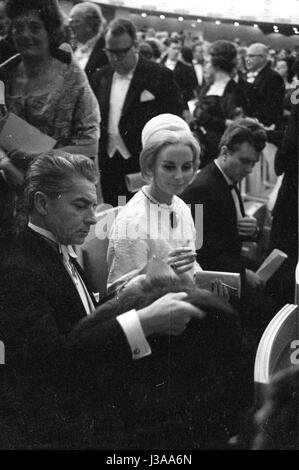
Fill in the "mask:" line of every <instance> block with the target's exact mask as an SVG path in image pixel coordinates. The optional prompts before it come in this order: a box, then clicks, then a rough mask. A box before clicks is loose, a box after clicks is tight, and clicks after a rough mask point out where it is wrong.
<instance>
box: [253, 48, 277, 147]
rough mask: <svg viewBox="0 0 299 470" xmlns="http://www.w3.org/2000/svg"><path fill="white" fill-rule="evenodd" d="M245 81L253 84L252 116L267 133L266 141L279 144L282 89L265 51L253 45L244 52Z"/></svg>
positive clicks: (266, 49)
mask: <svg viewBox="0 0 299 470" xmlns="http://www.w3.org/2000/svg"><path fill="white" fill-rule="evenodd" d="M246 65H247V69H248V73H247V81H248V82H249V83H251V84H252V88H253V91H252V92H251V94H252V95H253V97H251V98H250V99H251V100H253V103H252V107H251V108H252V111H251V116H252V117H255V118H257V119H258V120H259V121H260V122H261V123H262V124H263V125H264V126H265V128H266V129H267V135H268V141H271V142H273V143H276V144H277V143H279V141H280V137H281V131H282V129H283V99H284V93H285V86H284V82H283V79H282V78H281V76H280V75H279V74H278V73H277V72H275V71H274V70H273V69H272V68H271V64H270V63H269V62H268V48H267V46H265V45H264V44H260V43H254V44H252V45H251V46H250V47H249V48H248V50H247V56H246Z"/></svg>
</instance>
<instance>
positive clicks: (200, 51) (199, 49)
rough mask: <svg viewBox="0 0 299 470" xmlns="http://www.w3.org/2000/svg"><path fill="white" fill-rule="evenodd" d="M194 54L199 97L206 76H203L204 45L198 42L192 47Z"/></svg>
mask: <svg viewBox="0 0 299 470" xmlns="http://www.w3.org/2000/svg"><path fill="white" fill-rule="evenodd" d="M192 52H193V60H192V62H193V68H194V72H195V75H196V80H197V86H196V95H198V93H199V91H200V89H201V87H202V86H203V85H204V82H205V80H204V74H203V64H204V59H205V58H204V43H203V42H196V43H194V44H193V46H192Z"/></svg>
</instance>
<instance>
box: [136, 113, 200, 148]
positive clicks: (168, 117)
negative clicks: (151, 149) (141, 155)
mask: <svg viewBox="0 0 299 470" xmlns="http://www.w3.org/2000/svg"><path fill="white" fill-rule="evenodd" d="M165 131H170V132H177V133H182V132H183V133H184V134H185V133H186V132H187V133H189V134H191V135H192V133H191V130H190V127H189V126H188V124H187V123H186V121H184V119H182V118H180V117H179V116H176V115H175V114H159V115H158V116H155V117H153V118H152V119H151V120H150V121H148V122H147V123H146V124H145V126H144V128H143V130H142V134H141V142H142V147H144V146H145V145H146V144H147V143H148V142H149V141H150V140H152V138H153V137H154V138H156V137H157V135H156V134H157V133H158V132H165Z"/></svg>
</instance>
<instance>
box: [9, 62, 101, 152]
mask: <svg viewBox="0 0 299 470" xmlns="http://www.w3.org/2000/svg"><path fill="white" fill-rule="evenodd" d="M20 61H21V57H20V56H19V55H18V56H15V57H13V58H12V59H11V60H10V61H9V62H6V63H5V66H4V67H3V66H2V67H0V79H1V80H3V81H4V83H5V92H6V105H7V108H8V110H9V111H11V112H13V113H15V114H16V115H17V116H19V117H21V118H22V119H25V120H26V121H27V122H28V123H29V124H31V125H33V126H34V127H36V128H38V129H39V130H40V131H41V132H43V133H45V134H47V135H49V136H50V137H53V138H54V139H56V140H57V144H56V148H61V147H64V146H65V145H88V144H92V143H94V142H97V141H98V139H99V125H100V112H99V106H98V103H97V100H96V98H95V96H94V94H93V92H92V91H91V88H90V86H89V83H88V81H87V78H86V76H85V74H84V72H83V71H82V70H81V69H80V68H79V66H78V65H77V64H76V62H74V61H73V60H72V61H71V62H70V63H64V62H61V61H60V60H57V59H54V60H53V67H54V70H55V73H54V74H52V76H54V79H53V80H52V81H51V82H48V83H45V87H44V88H42V89H41V90H37V91H36V90H34V92H33V93H28V94H26V95H24V94H22V93H20V92H16V91H15V90H16V87H15V79H14V73H15V71H16V68H17V67H18V65H19V63H20Z"/></svg>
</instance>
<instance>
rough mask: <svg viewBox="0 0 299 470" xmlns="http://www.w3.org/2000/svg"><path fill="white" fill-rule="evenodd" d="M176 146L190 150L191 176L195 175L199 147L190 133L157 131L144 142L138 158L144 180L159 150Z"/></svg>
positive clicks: (151, 168)
mask: <svg viewBox="0 0 299 470" xmlns="http://www.w3.org/2000/svg"><path fill="white" fill-rule="evenodd" d="M178 144H181V145H186V147H189V148H190V150H191V152H192V155H193V174H195V172H196V171H197V169H198V165H199V155H200V146H199V143H198V141H197V140H196V139H195V137H194V136H193V135H192V134H191V132H187V131H168V130H161V131H159V130H158V131H157V132H155V134H154V135H153V136H151V138H150V139H149V140H148V141H147V142H146V144H145V145H144V147H143V149H142V152H141V154H140V157H139V163H140V169H141V174H142V176H143V178H144V179H145V180H147V179H148V178H149V176H150V175H151V172H152V170H153V168H154V166H155V163H156V160H157V157H158V154H159V153H160V152H161V150H163V149H164V148H165V147H168V146H169V145H178Z"/></svg>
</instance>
